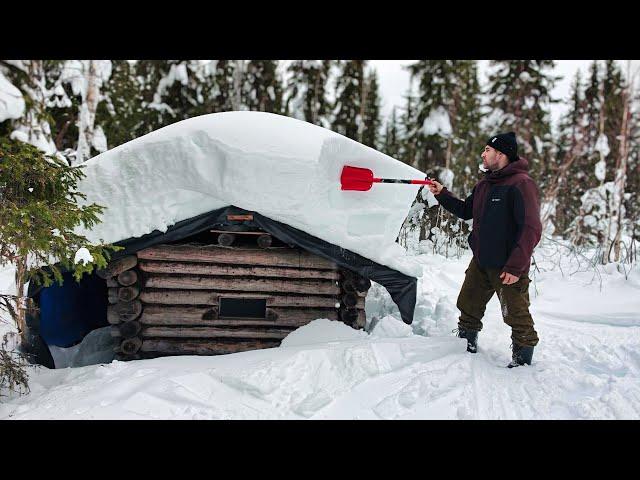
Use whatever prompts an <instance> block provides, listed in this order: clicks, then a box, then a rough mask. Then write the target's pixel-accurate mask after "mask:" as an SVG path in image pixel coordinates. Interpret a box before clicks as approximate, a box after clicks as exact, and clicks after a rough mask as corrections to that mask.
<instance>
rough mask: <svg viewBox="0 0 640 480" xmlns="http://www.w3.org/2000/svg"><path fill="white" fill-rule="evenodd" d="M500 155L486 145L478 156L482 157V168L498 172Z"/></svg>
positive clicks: (500, 153)
mask: <svg viewBox="0 0 640 480" xmlns="http://www.w3.org/2000/svg"><path fill="white" fill-rule="evenodd" d="M502 155H504V154H503V153H502V152H499V151H498V150H496V149H495V148H492V147H490V146H489V145H486V146H485V147H484V151H483V152H482V154H481V155H480V156H481V157H482V166H483V167H484V168H486V169H488V170H498V169H499V168H500V157H501V156H502Z"/></svg>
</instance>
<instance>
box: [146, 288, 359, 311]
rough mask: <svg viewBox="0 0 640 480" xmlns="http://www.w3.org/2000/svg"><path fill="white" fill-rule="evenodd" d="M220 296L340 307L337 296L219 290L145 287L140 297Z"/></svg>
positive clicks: (189, 300)
mask: <svg viewBox="0 0 640 480" xmlns="http://www.w3.org/2000/svg"><path fill="white" fill-rule="evenodd" d="M220 297H228V298H252V299H254V298H257V299H262V298H264V299H266V301H267V307H319V308H338V307H336V304H338V306H339V305H340V300H339V298H338V297H337V296H324V297H323V296H320V295H300V296H297V295H276V294H265V293H252V294H250V295H249V294H246V293H237V292H221V291H217V290H153V289H149V290H147V289H143V290H142V292H140V297H138V298H139V299H140V300H141V301H142V302H143V303H144V304H161V305H218V304H219V298H220ZM364 303H365V299H364V297H358V303H357V305H356V306H357V307H359V308H364Z"/></svg>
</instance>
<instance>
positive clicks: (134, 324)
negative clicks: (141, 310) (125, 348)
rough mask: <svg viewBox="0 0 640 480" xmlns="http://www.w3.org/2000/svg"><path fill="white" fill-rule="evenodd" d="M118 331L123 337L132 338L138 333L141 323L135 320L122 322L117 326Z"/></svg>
mask: <svg viewBox="0 0 640 480" xmlns="http://www.w3.org/2000/svg"><path fill="white" fill-rule="evenodd" d="M117 327H118V330H119V331H120V335H122V336H123V337H124V338H132V337H135V336H136V335H138V334H139V333H140V331H141V330H142V325H141V324H140V322H138V321H137V320H133V321H131V322H123V323H121V324H120V325H118V326H117Z"/></svg>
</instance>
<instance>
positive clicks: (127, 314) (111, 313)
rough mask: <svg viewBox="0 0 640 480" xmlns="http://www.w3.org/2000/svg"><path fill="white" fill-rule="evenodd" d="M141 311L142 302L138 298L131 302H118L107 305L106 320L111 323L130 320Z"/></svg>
mask: <svg viewBox="0 0 640 480" xmlns="http://www.w3.org/2000/svg"><path fill="white" fill-rule="evenodd" d="M141 313H142V303H141V302H140V300H134V301H133V302H119V303H116V304H114V305H109V306H108V307H107V321H108V322H109V323H110V324H112V325H117V324H118V323H120V322H130V321H131V320H135V319H136V318H138V317H139V316H140V314H141Z"/></svg>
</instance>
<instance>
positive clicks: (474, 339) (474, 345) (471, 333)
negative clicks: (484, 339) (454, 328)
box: [458, 328, 478, 353]
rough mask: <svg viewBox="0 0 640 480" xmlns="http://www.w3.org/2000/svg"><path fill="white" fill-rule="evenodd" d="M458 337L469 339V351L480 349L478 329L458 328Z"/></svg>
mask: <svg viewBox="0 0 640 480" xmlns="http://www.w3.org/2000/svg"><path fill="white" fill-rule="evenodd" d="M458 338H465V339H466V340H467V352H469V353H476V352H477V351H478V332H477V331H476V330H467V329H466V328H458Z"/></svg>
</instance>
